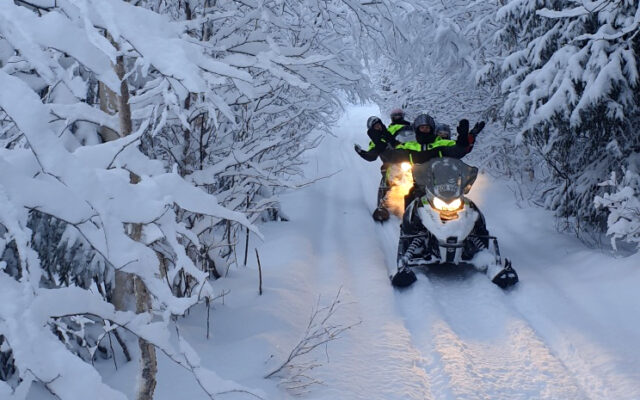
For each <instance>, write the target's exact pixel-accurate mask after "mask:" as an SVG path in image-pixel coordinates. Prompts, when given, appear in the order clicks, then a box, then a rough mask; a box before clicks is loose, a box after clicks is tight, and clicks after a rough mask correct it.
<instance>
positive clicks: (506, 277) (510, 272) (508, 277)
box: [491, 259, 518, 289]
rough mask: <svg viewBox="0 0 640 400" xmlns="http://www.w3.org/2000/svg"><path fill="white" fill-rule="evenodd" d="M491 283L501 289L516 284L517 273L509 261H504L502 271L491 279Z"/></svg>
mask: <svg viewBox="0 0 640 400" xmlns="http://www.w3.org/2000/svg"><path fill="white" fill-rule="evenodd" d="M491 282H493V283H495V284H496V285H498V286H500V288H502V289H506V288H508V287H510V286H513V285H515V284H516V283H518V273H517V272H516V270H515V269H513V267H512V266H511V261H510V260H509V259H505V260H504V268H502V270H501V271H500V272H498V273H497V274H496V276H494V277H493V279H492V280H491Z"/></svg>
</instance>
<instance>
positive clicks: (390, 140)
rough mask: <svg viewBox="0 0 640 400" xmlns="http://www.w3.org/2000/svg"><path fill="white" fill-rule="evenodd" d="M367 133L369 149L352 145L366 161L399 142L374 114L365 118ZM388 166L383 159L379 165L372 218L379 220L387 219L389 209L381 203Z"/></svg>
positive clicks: (386, 188) (375, 157) (383, 196)
mask: <svg viewBox="0 0 640 400" xmlns="http://www.w3.org/2000/svg"><path fill="white" fill-rule="evenodd" d="M391 126H393V125H391ZM398 130H399V129H395V132H398ZM367 135H368V136H369V138H370V139H371V142H370V143H369V150H367V151H365V150H363V149H362V148H361V147H360V146H359V145H357V144H356V145H355V146H354V148H355V150H356V153H358V155H360V157H362V158H364V159H365V160H367V161H375V160H376V159H377V158H378V156H380V155H381V154H382V153H383V152H384V151H386V150H392V149H393V148H394V147H395V146H398V145H400V142H399V141H398V140H397V139H396V138H395V137H394V136H393V135H392V134H391V133H390V132H389V130H388V129H387V128H386V127H385V126H384V124H383V123H382V120H380V118H378V117H376V116H375V115H374V116H371V117H369V119H367ZM381 158H382V157H381ZM388 166H389V164H388V163H386V162H384V160H383V162H382V166H381V167H380V173H381V174H382V178H381V179H380V185H379V187H378V202H377V206H376V209H375V210H374V211H373V219H375V220H376V221H379V222H383V221H386V220H387V219H389V211H388V210H387V209H386V208H385V207H384V205H383V204H382V203H383V200H384V198H385V196H386V194H387V191H388V190H389V187H388V185H387V179H386V175H387V168H388Z"/></svg>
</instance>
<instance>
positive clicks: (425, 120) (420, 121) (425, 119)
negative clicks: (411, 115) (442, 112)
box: [413, 114, 436, 132]
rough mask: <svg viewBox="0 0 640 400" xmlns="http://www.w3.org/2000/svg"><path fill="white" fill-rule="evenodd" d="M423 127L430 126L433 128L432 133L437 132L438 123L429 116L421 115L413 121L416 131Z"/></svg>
mask: <svg viewBox="0 0 640 400" xmlns="http://www.w3.org/2000/svg"><path fill="white" fill-rule="evenodd" d="M422 125H429V126H430V127H431V132H435V130H436V121H434V120H433V118H431V116H430V115H428V114H420V115H418V116H417V117H416V119H415V120H414V121H413V128H414V129H416V130H417V129H418V127H419V126H422Z"/></svg>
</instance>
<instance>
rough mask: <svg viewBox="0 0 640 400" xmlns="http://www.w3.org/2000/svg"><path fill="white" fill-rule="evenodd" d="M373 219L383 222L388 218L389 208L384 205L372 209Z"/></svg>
mask: <svg viewBox="0 0 640 400" xmlns="http://www.w3.org/2000/svg"><path fill="white" fill-rule="evenodd" d="M373 219H374V220H376V221H378V222H384V221H386V220H388V219H389V210H387V209H386V208H384V207H378V208H376V209H375V210H374V211H373Z"/></svg>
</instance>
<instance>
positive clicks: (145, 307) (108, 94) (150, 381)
mask: <svg viewBox="0 0 640 400" xmlns="http://www.w3.org/2000/svg"><path fill="white" fill-rule="evenodd" d="M114 45H115V43H114ZM116 48H117V46H116ZM114 69H115V71H116V74H117V75H118V78H120V82H121V83H120V95H119V96H118V95H117V94H116V93H114V92H113V91H112V90H110V89H109V88H107V87H106V85H104V84H103V83H102V82H100V108H101V109H102V110H103V111H105V112H108V113H110V114H112V115H113V114H114V113H115V112H118V117H119V120H120V132H119V134H118V132H113V131H112V130H110V129H108V128H104V129H102V128H101V129H100V136H101V137H102V139H103V140H104V141H109V140H115V139H117V138H119V137H123V136H127V135H129V134H130V133H131V132H132V130H133V122H132V121H131V107H130V106H129V87H128V85H127V81H126V79H124V77H125V65H124V57H122V56H118V57H117V59H116V65H115V66H114ZM130 181H131V183H133V184H136V183H138V182H139V181H140V177H139V176H137V175H135V174H133V173H131V177H130ZM141 238H142V225H141V224H132V226H131V239H133V240H135V241H140V240H141ZM133 295H135V310H136V313H139V314H140V313H144V312H148V311H149V310H150V309H151V297H150V296H149V291H148V290H147V287H146V285H145V284H144V281H142V279H140V278H138V277H136V276H135V275H133V274H130V273H127V272H123V271H116V273H115V287H114V290H113V299H112V303H113V305H114V306H115V308H116V309H117V310H130V309H132V308H133V307H132V306H133V304H132V303H133V302H132V301H131V300H132V297H133ZM138 345H139V347H140V370H139V371H140V374H139V376H138V389H137V399H138V400H152V399H153V393H154V391H155V388H156V373H157V371H158V368H157V358H156V349H155V347H154V346H153V345H152V344H151V343H149V342H147V341H146V340H144V339H142V338H138Z"/></svg>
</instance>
